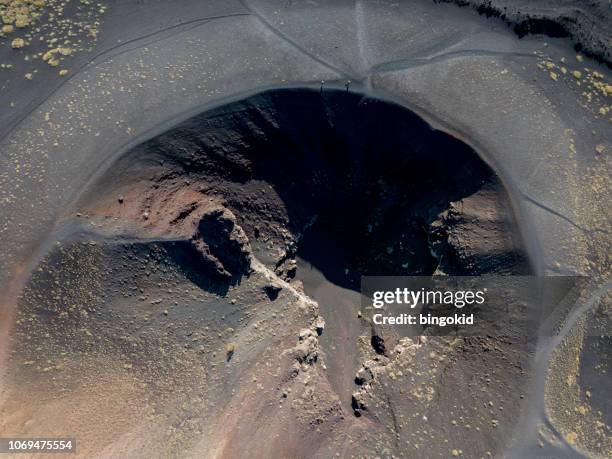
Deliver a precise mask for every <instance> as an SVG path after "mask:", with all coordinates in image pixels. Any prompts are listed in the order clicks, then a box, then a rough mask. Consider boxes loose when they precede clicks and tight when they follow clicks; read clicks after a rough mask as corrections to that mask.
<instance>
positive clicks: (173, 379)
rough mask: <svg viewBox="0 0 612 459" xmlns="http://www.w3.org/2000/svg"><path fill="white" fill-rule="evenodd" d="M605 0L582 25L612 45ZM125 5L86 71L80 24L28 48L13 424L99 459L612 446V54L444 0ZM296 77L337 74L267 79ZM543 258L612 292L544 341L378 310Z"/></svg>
mask: <svg viewBox="0 0 612 459" xmlns="http://www.w3.org/2000/svg"><path fill="white" fill-rule="evenodd" d="M53 3H54V4H57V3H63V2H57V1H54V2H53ZM522 3H524V2H521V4H522ZM529 3H530V4H531V5H534V7H533V8H531V7H529V6H527V7H526V8H521V11H523V10H529V14H530V17H534V18H536V19H537V17H538V15H539V14H540V12H541V11H544V13H543V14H545V16H546V17H547V18H548V17H551V18H553V19H552V20H553V24H552V25H553V26H555V23H554V21H555V19H554V14H551V11H552V10H551V9H550V8H548V6H547V5H545V3H544V2H529ZM548 3H551V2H546V4H548ZM559 3H561V2H559ZM562 3H563V4H564V5H573V6H576V5H577V2H571V3H569V2H568V3H565V2H562ZM496 4H497V5H502V2H496ZM503 5H505V6H509V7H510V6H511V4H510V2H503ZM512 5H517V3H516V2H512ZM535 5H538V7H537V8H536V7H535ZM606 5H609V2H607V3H606V2H605V1H602V2H596V3H592V2H580V5H579V7H578V8H576V9H575V8H573V6H572V8H571V9H564V10H563V12H562V15H561V19H563V18H565V17H569V22H568V21H566V20H565V19H563V20H562V21H561V22H563V23H567V24H569V25H567V27H570V26H571V20H573V19H575V21H576V24H585V23H586V24H588V21H589V20H593V21H594V22H593V24H594V27H592V28H590V29H589V27H588V26H587V27H584V26H582V25H581V26H580V30H581V31H583V32H584V31H588V30H592V31H593V33H592V35H589V34H590V32H589V34H587V35H586V37H587V38H589V37H590V36H592V37H594V38H601V37H605V36H606V33H608V34H609V25H608V26H607V27H606V25H607V24H609V21H608V20H607V19H606V18H607V17H608V16H607V14H608V13H606V11H605V8H606ZM105 6H107V7H108V8H107V12H106V13H104V14H102V13H100V11H101V10H102V9H103V8H102V7H99V6H98V5H94V4H93V3H91V2H90V3H88V4H87V5H85V4H83V6H78V8H80V9H84V10H88V11H89V10H91V11H92V14H93V15H92V17H91V18H90V20H88V21H87V23H86V24H84V25H83V29H84V32H87V30H86V28H87V27H88V26H89V25H93V24H94V23H95V24H96V27H98V28H99V31H98V32H99V33H97V35H96V36H97V38H96V39H93V38H87V39H84V40H83V43H82V46H79V47H78V49H77V48H75V52H74V53H72V54H71V55H69V56H65V58H62V59H63V60H62V63H61V66H59V67H53V66H50V65H49V64H48V63H47V62H44V61H43V60H42V54H43V53H42V51H43V50H45V48H46V47H47V45H48V44H51V40H53V39H55V38H57V37H59V39H60V40H62V39H63V35H62V34H59V35H58V34H57V30H54V27H55V26H52V27H51V29H48V28H45V30H46V31H47V32H53V33H52V34H51V33H48V34H47V33H45V34H46V35H45V36H46V41H45V40H43V41H39V40H38V38H39V37H38V36H37V32H36V33H34V27H28V28H26V29H19V30H16V31H14V32H13V33H12V34H11V35H9V36H7V37H0V45H1V46H0V60H1V61H2V62H1V63H6V64H10V65H11V67H10V68H9V67H7V66H5V67H3V68H2V70H1V75H0V77H1V78H2V83H1V85H0V105H1V106H2V107H3V110H2V112H1V113H0V136H1V139H0V152H1V155H0V215H1V216H2V217H3V218H2V223H1V224H0V237H1V239H2V241H3V244H1V245H0V290H1V291H2V294H1V296H0V435H1V436H3V437H9V436H45V437H47V436H51V435H56V436H66V435H67V434H71V435H73V436H75V437H77V438H78V451H79V452H78V455H79V456H81V457H91V456H99V457H125V456H136V457H138V456H140V457H168V456H175V457H177V456H180V457H190V456H191V457H202V456H204V457H243V456H244V455H245V454H248V455H250V456H260V457H271V456H279V455H280V456H289V457H302V456H308V457H310V456H315V457H316V456H318V457H330V456H334V455H336V454H339V455H340V456H343V457H351V456H357V457H359V456H362V457H363V456H365V457H371V456H375V455H376V456H380V457H389V456H392V455H396V456H401V455H405V456H410V457H422V456H425V457H430V456H433V457H448V456H449V455H450V456H452V455H454V454H457V455H463V456H466V457H467V456H475V457H481V456H485V455H486V452H487V451H490V452H491V454H496V453H497V454H498V455H505V456H508V457H521V458H522V457H576V456H581V457H582V456H595V457H597V456H601V457H609V456H610V455H611V453H610V451H612V444H611V441H610V439H611V438H612V437H611V435H610V427H609V421H608V419H609V417H608V415H609V412H608V409H609V405H608V403H609V394H608V392H609V391H606V389H605V388H606V387H609V386H610V384H609V381H610V374H611V373H610V371H608V370H607V365H608V362H607V360H609V359H608V356H609V348H610V333H609V330H610V328H609V319H608V318H609V311H610V296H609V294H608V295H606V292H607V291H608V290H609V289H610V287H611V285H610V282H609V279H610V271H611V270H610V267H611V266H612V263H611V258H610V256H611V255H610V254H612V250H611V242H612V239H611V238H610V233H609V228H610V212H609V209H608V207H609V206H607V205H606V204H607V203H608V202H610V199H611V197H610V194H611V193H612V187H611V186H610V177H611V174H610V170H611V168H610V155H609V152H610V151H611V148H612V130H611V129H610V122H611V119H610V114H611V113H612V112H611V110H612V106H611V105H610V102H609V101H610V97H612V85H611V82H612V78H611V74H610V71H609V68H607V67H606V66H605V65H600V64H599V63H597V62H595V61H593V60H591V59H588V58H585V57H584V56H583V55H581V54H579V55H577V54H576V53H575V52H574V50H573V48H572V46H571V42H570V40H568V39H563V38H562V39H559V38H550V37H547V36H538V35H533V34H528V35H525V36H524V37H523V38H520V39H519V38H518V37H517V35H516V34H515V33H514V32H512V31H511V30H510V29H509V28H508V27H506V26H505V25H504V24H503V23H502V22H501V21H499V20H496V19H490V20H489V19H487V18H485V17H481V16H479V15H478V14H476V13H475V12H474V11H471V10H470V9H469V8H459V7H457V6H455V5H450V4H440V3H436V2H432V1H430V0H412V1H410V2H395V1H388V2H387V1H381V2H361V1H355V2H353V1H345V0H338V1H329V2H318V3H317V2H293V1H292V2H287V1H285V0H248V1H236V2H232V1H230V0H209V1H206V2H202V1H200V0H181V1H180V2H168V1H166V0H146V1H142V0H117V1H114V2H109V4H108V5H105ZM510 9H511V10H512V11H514V10H513V9H512V8H510ZM484 12H485V13H486V12H487V11H486V9H485V11H484ZM64 13H65V15H66V18H67V20H68V21H67V22H66V21H64V20H63V18H62V17H61V16H59V15H58V16H56V18H57V19H59V20H60V22H61V23H62V24H64V25H65V27H66V29H65V30H64V32H69V30H68V29H74V30H79V28H74V27H73V26H72V25H71V23H73V22H74V21H75V20H78V17H73V16H74V15H73V13H74V11H73V10H72V9H71V8H65V9H64ZM517 14H518V13H517ZM512 15H514V13H512ZM512 17H514V16H512ZM508 18H510V16H508ZM508 18H506V20H509V22H511V23H512V18H510V19H508ZM572 18H573V19H572ZM585 18H586V22H585ZM56 22H57V21H56ZM98 22H99V23H98ZM520 22H521V21H520V18H519V20H517V24H518V23H520ZM598 24H603V25H602V26H601V27H602V28H601V29H600V27H599V25H598ZM56 25H57V24H56ZM526 25H527V26H528V27H527V28H528V29H529V31H530V32H538V31H540V32H543V33H548V34H549V35H554V34H555V31H556V30H558V29H556V26H555V27H552V28H551V29H549V26H551V24H550V22H549V21H548V19H547V20H545V21H544V22H543V23H542V21H539V20H535V21H527V22H526ZM532 25H534V26H535V30H534V29H533V28H532ZM540 26H544V27H543V29H542V30H541V29H539V27H540ZM45 27H46V25H45ZM563 27H566V26H563ZM524 29H525V27H523V29H521V28H518V32H519V33H520V34H521V35H522V34H523V33H524V32H525V31H526V30H524ZM570 29H571V27H570ZM570 29H568V30H570ZM571 30H578V29H576V28H574V29H571ZM551 31H552V33H551ZM79 33H80V32H79ZM563 33H565V31H564V32H563ZM30 34H33V35H31V36H30ZM17 36H19V37H25V38H26V39H27V40H26V41H27V42H28V43H27V44H26V46H25V47H24V48H20V49H12V48H11V46H10V43H11V40H12V39H13V38H14V37H17ZM573 39H574V41H575V42H576V41H580V43H585V44H584V45H583V47H584V48H585V49H587V50H588V49H589V48H588V46H587V45H588V43H587V41H588V40H582V39H580V38H578V39H577V38H576V36H574V37H573ZM608 42H609V40H608ZM593 43H597V41H596V40H593ZM593 54H596V53H595V52H593ZM604 60H605V59H604ZM60 69H62V70H63V69H67V70H68V74H67V75H65V76H60V75H59V73H58V72H59V71H60ZM26 72H30V73H32V74H33V78H32V79H31V80H30V79H27V78H26V77H25V74H26ZM345 85H347V86H349V88H350V91H351V92H352V91H357V92H363V93H365V94H367V95H368V97H366V98H362V97H361V96H360V95H356V94H352V93H351V92H349V94H346V93H345V92H344V91H341V92H336V91H334V90H333V89H334V88H335V89H343V88H344V87H345ZM321 86H322V87H323V91H322V92H323V97H321V93H320V87H321ZM286 87H293V88H295V87H308V88H310V90H309V91H305V92H304V93H303V94H301V93H300V91H298V93H297V94H296V93H284V92H282V91H281V92H279V93H277V94H276V95H275V94H274V93H265V92H264V93H262V91H265V90H268V89H270V88H286ZM253 94H260V95H259V96H258V97H255V98H252V99H246V100H244V99H245V98H247V97H250V96H252V95H253ZM379 96H380V97H382V96H384V97H385V98H387V99H389V100H393V101H396V102H397V103H398V104H401V105H402V106H404V107H409V108H410V110H412V111H413V112H414V113H418V114H419V116H420V117H422V118H423V119H426V120H428V122H429V123H430V124H431V126H434V127H435V128H436V129H440V130H441V131H437V130H433V129H430V128H429V126H427V125H426V124H425V123H423V122H422V120H421V119H420V118H419V117H417V116H415V115H414V114H413V113H411V112H408V111H406V110H404V109H400V108H399V107H397V106H394V105H391V106H389V105H388V104H384V103H382V102H380V101H379V100H378V101H377V98H378V97H379ZM236 100H242V102H239V103H237V104H229V105H228V103H229V102H233V101H236ZM220 105H224V107H222V108H220V109H219V110H217V111H210V110H211V109H214V108H217V107H219V106H220ZM368 106H369V107H370V108H367V107H368ZM350 111H355V113H356V114H355V115H351V114H350V113H349V114H348V115H347V114H346V112H350ZM391 114H393V116H391ZM194 116H195V117H196V118H194ZM189 119H190V121H187V122H186V124H181V122H182V121H184V120H189ZM343 120H346V121H344V122H343ZM190 123H191V124H190ZM175 128H182V130H181V129H178V130H176V129H175ZM442 131H444V132H449V133H453V135H455V136H456V138H458V139H463V140H464V141H465V143H466V144H469V145H471V146H473V148H474V150H476V151H478V155H479V156H480V157H481V158H484V159H485V160H486V162H487V163H488V164H490V166H491V169H494V170H495V173H496V174H493V173H492V172H491V169H489V167H487V166H485V165H484V164H483V162H482V160H481V159H479V158H478V155H476V153H475V152H474V151H473V150H472V149H471V148H468V147H467V146H466V145H464V144H463V143H462V142H459V141H458V140H453V139H452V138H451V137H448V136H446V135H444V134H442ZM164 132H165V133H166V134H164V135H161V136H160V134H161V133H164ZM152 137H155V138H154V139H153V140H152V141H151V142H148V143H143V142H144V141H146V140H149V139H151V138H152ZM394 138H397V139H401V142H399V141H398V143H397V145H391V144H387V141H386V140H385V141H381V139H394ZM321 139H323V140H324V142H321ZM361 144H363V145H368V144H369V145H374V147H375V148H373V149H372V151H369V152H368V151H363V150H362V149H361V150H360V149H359V148H355V145H361ZM138 145H139V146H138ZM126 152H127V154H125V153H126ZM266 153H269V156H267V154H266ZM404 155H405V157H404ZM454 155H456V156H454ZM289 158H291V160H292V161H288V159H289ZM398 159H399V161H398ZM396 163H397V164H398V165H400V166H401V167H399V168H398V167H396V165H395V164H396ZM347 164H355V165H360V166H361V167H360V168H357V167H355V169H356V171H357V172H359V171H363V173H362V174H361V175H359V174H355V173H354V172H355V171H352V170H351V169H350V168H347V166H346V165H347ZM390 164H391V165H392V167H389V165H390ZM462 165H466V166H468V167H467V168H464V167H461V166H462ZM427 166H429V167H427ZM109 167H110V169H108V168H109ZM451 169H454V170H452V171H451ZM105 171H106V173H104V172H105ZM451 172H452V173H451ZM100 174H103V176H102V177H100ZM296 177H300V179H299V181H297V182H295V183H293V182H292V179H295V178H296ZM498 177H499V178H498ZM500 182H503V186H502V185H501V184H500ZM425 188H426V189H427V192H424V191H423V190H424V189H425ZM506 191H507V193H506ZM83 192H85V193H86V194H87V197H85V198H83ZM353 196H357V197H358V200H359V201H357V199H353ZM120 197H122V199H121V201H122V202H120ZM509 201H511V204H512V205H511V206H510V205H509ZM428 206H433V207H431V209H432V211H431V212H430V211H428ZM510 207H511V208H512V212H510V210H509V209H510ZM512 214H516V223H517V225H515V222H514V218H513V215H512ZM406 215H409V218H406ZM315 217H316V218H315ZM393 221H395V222H399V224H398V225H396V226H394V225H393V224H391V222H393ZM375 223H378V226H377V225H376V224H375ZM368 225H372V228H371V231H370V229H369V227H368ZM401 225H403V228H404V230H403V231H399V230H398V229H397V228H398V227H400V226H401ZM516 226H520V236H522V237H519V235H518V231H517V229H516ZM347 228H348V229H347ZM400 233H401V234H400ZM404 233H405V237H404V236H403V234H404ZM313 241H314V242H313ZM400 243H401V245H400ZM313 247H314V248H313ZM388 250H390V252H391V253H389V251H388ZM524 251H525V252H527V253H528V254H529V262H530V263H529V264H530V265H533V270H534V272H535V273H536V274H546V275H556V274H578V275H583V276H588V277H589V278H590V279H592V282H593V286H592V288H591V289H590V290H589V291H587V292H586V296H587V298H585V299H584V301H583V302H581V303H577V304H575V305H573V304H572V305H571V306H572V307H571V308H570V312H569V314H568V316H567V319H566V321H565V322H564V323H563V325H562V326H561V327H560V329H559V333H558V335H557V336H554V337H550V338H549V339H542V340H541V342H538V345H537V350H536V351H535V352H533V353H530V352H529V351H530V349H531V348H530V343H522V342H519V341H518V340H517V337H512V336H511V337H508V339H507V340H506V339H504V340H502V339H497V340H491V339H476V338H470V339H462V340H449V339H444V338H432V337H429V338H428V339H427V340H423V339H421V340H417V341H407V340H405V341H401V340H399V339H397V338H396V337H394V336H386V335H384V334H382V333H381V332H379V331H376V330H372V328H371V327H369V325H368V324H367V323H363V321H361V320H359V318H358V317H357V315H356V313H355V311H354V309H355V308H354V305H355V302H354V300H355V299H356V291H355V287H354V280H355V279H356V278H357V276H358V274H359V273H362V272H369V273H378V274H386V273H424V274H430V273H432V272H436V271H437V272H445V273H488V272H496V271H501V272H503V273H514V272H520V273H524V272H529V271H530V269H529V268H528V266H527V265H528V264H527V263H526V261H525V258H526V257H525V256H524V255H523V252H524ZM381 253H382V254H383V256H384V257H385V258H382V257H381ZM385 254H386V255H385ZM387 260H388V262H387ZM296 265H297V268H296V267H295V266H296ZM404 265H406V266H404ZM294 273H295V274H294ZM302 285H303V289H302ZM313 299H314V300H316V302H317V303H318V304H317V303H315V302H313V301H312V300H313ZM335 301H338V303H340V304H341V305H340V306H339V305H338V304H335ZM351 314H355V315H354V316H353V318H354V321H353V320H351ZM606 319H608V320H606ZM323 321H325V325H324V326H323ZM595 325H597V326H595ZM599 325H601V326H599ZM606 326H607V328H606ZM319 333H321V334H319ZM334 336H338V339H334ZM383 345H384V349H383ZM532 356H534V358H535V365H531V361H532V359H531V357H532ZM356 376H357V379H356ZM356 381H358V382H359V383H360V385H357V384H356ZM521 395H524V398H522V397H521ZM604 412H605V413H604ZM356 414H358V415H359V416H356ZM509 443H510V444H509ZM245 452H246V453H245ZM485 457H486V456H485Z"/></svg>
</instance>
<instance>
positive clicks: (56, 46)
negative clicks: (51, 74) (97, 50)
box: [0, 0, 107, 68]
mask: <svg viewBox="0 0 612 459" xmlns="http://www.w3.org/2000/svg"><path fill="white" fill-rule="evenodd" d="M106 8H107V7H106V6H105V5H103V4H102V3H99V2H94V1H89V0H88V1H82V0H81V1H76V0H0V19H1V20H2V22H1V23H0V26H1V24H4V26H3V27H2V29H1V30H2V33H1V34H0V41H2V39H3V38H4V37H6V36H7V35H8V34H10V33H13V32H15V31H16V30H20V29H21V30H23V31H24V32H23V33H24V35H23V37H22V38H20V40H25V39H27V44H28V45H29V44H39V43H40V44H41V45H43V47H44V46H46V47H47V48H48V49H47V50H42V51H40V50H36V51H34V52H33V54H28V55H25V56H23V58H24V60H26V61H30V60H32V59H37V58H41V57H42V60H43V61H45V62H47V63H49V64H50V65H51V66H57V65H60V64H61V63H62V62H63V61H64V60H65V59H68V58H69V56H72V55H74V54H75V53H77V52H81V51H91V49H92V45H93V42H94V41H95V40H94V39H92V38H95V37H96V35H97V33H98V30H99V28H100V26H101V20H100V18H101V15H102V14H103V13H104V12H105V11H106ZM20 40H18V41H17V42H13V43H10V42H9V43H8V44H11V45H12V46H13V48H15V49H18V48H20V47H23V46H25V45H26V42H25V41H20ZM0 65H4V66H3V67H2V68H13V66H12V64H0Z"/></svg>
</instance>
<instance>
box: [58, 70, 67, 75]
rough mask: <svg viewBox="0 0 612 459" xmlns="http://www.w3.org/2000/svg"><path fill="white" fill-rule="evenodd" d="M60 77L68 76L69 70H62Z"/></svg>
mask: <svg viewBox="0 0 612 459" xmlns="http://www.w3.org/2000/svg"><path fill="white" fill-rule="evenodd" d="M59 75H60V76H66V75H68V70H66V69H62V70H60V71H59Z"/></svg>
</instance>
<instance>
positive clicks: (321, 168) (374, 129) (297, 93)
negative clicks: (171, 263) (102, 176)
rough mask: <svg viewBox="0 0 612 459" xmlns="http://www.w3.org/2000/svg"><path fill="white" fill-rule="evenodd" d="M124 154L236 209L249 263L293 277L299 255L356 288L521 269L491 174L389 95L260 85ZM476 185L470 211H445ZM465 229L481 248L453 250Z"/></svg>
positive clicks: (500, 192) (519, 255) (518, 252)
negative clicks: (476, 235) (365, 279)
mask: <svg viewBox="0 0 612 459" xmlns="http://www.w3.org/2000/svg"><path fill="white" fill-rule="evenodd" d="M126 158H127V159H125V161H129V162H131V165H130V166H129V167H127V169H128V170H129V169H130V167H131V168H133V167H135V166H134V165H136V167H138V166H137V165H138V164H139V162H142V161H149V162H150V161H154V160H159V163H160V164H162V166H161V168H162V169H163V170H164V175H163V177H164V179H163V180H164V181H176V180H177V179H179V178H180V179H184V178H188V179H189V181H190V182H189V183H192V181H195V182H198V183H201V184H202V186H201V188H200V191H201V192H202V194H203V195H207V196H215V197H217V198H219V199H220V200H222V201H223V203H224V205H225V206H226V207H227V208H228V209H230V210H231V212H232V213H233V214H234V215H235V217H236V220H237V222H238V223H239V225H240V226H241V227H242V228H243V229H244V231H245V233H246V234H247V235H248V237H249V239H250V241H251V244H252V245H253V247H254V251H255V255H256V256H257V257H258V258H259V259H261V260H262V261H263V262H264V263H265V264H268V265H269V266H271V267H273V268H274V269H276V270H277V272H279V273H282V274H283V275H286V276H287V277H289V278H290V277H291V276H292V275H293V272H295V270H293V269H292V268H291V267H290V266H287V262H288V261H290V260H293V259H295V257H299V258H301V259H302V260H305V261H306V262H308V263H310V264H311V265H312V266H314V267H316V269H317V270H319V271H320V272H321V273H322V274H323V275H324V277H325V278H326V279H327V280H329V281H330V282H332V283H334V284H336V285H338V286H340V287H342V288H349V289H352V290H357V289H358V288H359V280H360V277H361V276H362V275H432V274H434V273H438V274H439V273H441V272H444V273H446V274H454V275H467V274H482V273H487V272H488V273H490V272H504V273H527V272H528V271H529V267H528V263H527V261H526V258H525V256H524V254H523V252H522V248H521V247H522V244H521V243H520V240H519V238H518V232H517V231H516V228H515V226H514V222H513V217H512V213H511V211H510V210H509V209H510V207H509V205H508V203H507V201H508V199H507V196H506V193H505V191H504V189H503V187H502V186H501V184H500V182H499V181H498V179H497V177H496V176H495V174H494V173H493V171H492V170H491V169H490V168H489V167H488V166H487V165H486V164H485V163H484V162H483V161H482V160H481V159H480V158H479V156H478V155H477V154H476V153H475V152H474V151H473V150H472V149H471V148H470V147H469V146H468V145H466V144H465V143H463V142H461V141H460V140H458V139H456V138H454V137H452V136H450V135H448V134H446V133H444V132H441V131H438V130H435V129H432V128H431V127H430V126H429V125H428V124H427V123H426V122H425V121H424V120H422V119H421V118H420V117H419V116H417V115H415V114H414V113H412V112H411V111H409V110H407V109H405V108H404V107H401V106H400V105H397V104H394V103H390V102H388V101H383V100H380V99H374V98H371V97H367V96H364V95H362V94H357V93H352V92H346V91H337V90H326V91H324V92H320V91H315V90H310V89H283V90H275V91H268V92H264V93H261V94H258V95H255V96H253V97H250V98H248V99H246V100H242V101H238V102H235V103H231V104H228V105H225V106H223V107H220V108H217V109H214V110H211V111H207V112H205V113H203V114H201V115H198V116H195V117H193V118H191V119H189V120H187V121H185V122H183V123H182V124H180V125H178V126H177V127H175V128H173V129H171V130H170V131H167V132H166V133H164V134H161V135H159V136H157V137H155V138H154V139H152V140H150V141H148V142H146V143H144V144H142V145H141V146H139V147H137V148H136V149H135V150H134V151H133V152H132V153H131V154H129V155H127V157H126ZM135 158H136V160H134V159H135ZM122 167H123V166H122ZM156 186H160V187H163V182H162V183H161V184H159V180H158V185H156ZM482 190H488V192H487V193H483V195H482V197H481V198H480V199H481V202H478V199H476V200H475V202H474V203H473V205H472V207H474V209H472V210H470V212H472V213H471V214H470V215H463V214H462V213H461V212H462V211H461V209H459V210H457V209H455V208H454V207H453V206H454V204H453V203H455V204H456V203H461V201H462V200H463V199H466V198H470V197H472V196H475V195H476V194H478V193H479V192H480V191H482ZM479 206H480V207H482V209H481V210H482V212H481V213H480V214H479V213H478V212H479V209H478V208H479ZM491 209H493V210H495V211H496V212H497V213H495V212H494V213H495V215H492V214H491ZM453 225H455V228H456V229H457V228H458V229H457V231H458V233H457V234H454V235H453V234H451V233H453ZM470 225H471V227H473V228H471V227H470ZM470 228H471V229H477V230H479V231H481V233H482V234H481V235H480V236H482V237H484V239H485V240H487V239H488V242H489V244H488V245H487V244H485V245H484V246H482V247H477V246H478V245H479V241H469V235H464V236H466V237H465V241H467V242H469V243H471V244H472V245H473V246H474V247H472V248H471V249H470V250H463V249H462V247H461V240H460V239H461V234H459V233H460V231H461V230H463V231H464V232H465V231H467V232H469V231H471V229H470ZM453 238H454V239H453ZM186 269H197V267H191V268H189V267H186ZM292 271H293V272H292ZM234 280H235V279H234Z"/></svg>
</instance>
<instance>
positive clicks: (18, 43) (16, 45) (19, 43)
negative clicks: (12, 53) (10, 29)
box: [11, 38, 25, 49]
mask: <svg viewBox="0 0 612 459" xmlns="http://www.w3.org/2000/svg"><path fill="white" fill-rule="evenodd" d="M24 46H25V41H24V40H23V38H15V39H14V40H13V41H12V42H11V48H13V49H21V48H23V47H24Z"/></svg>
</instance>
